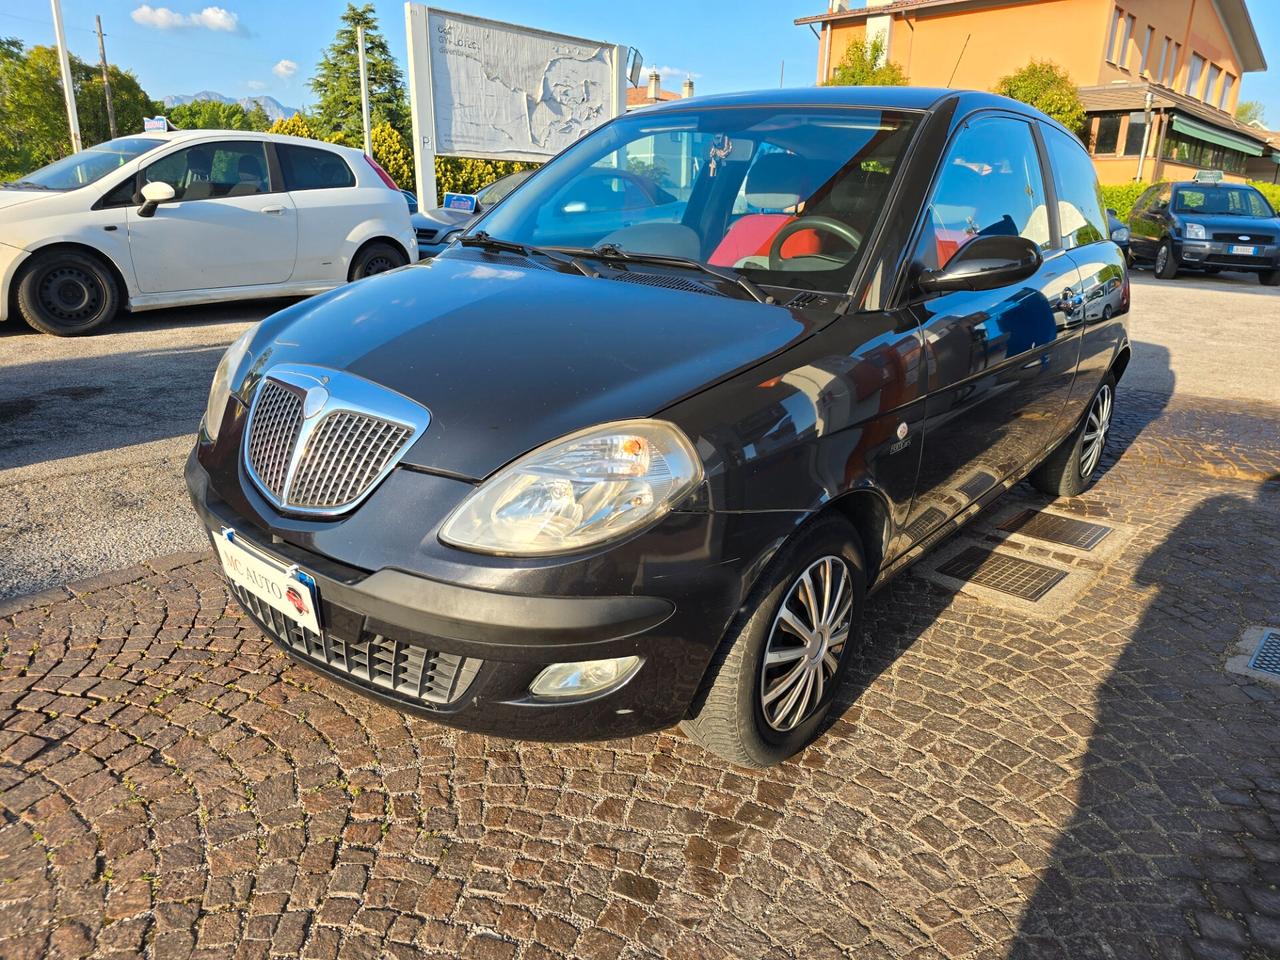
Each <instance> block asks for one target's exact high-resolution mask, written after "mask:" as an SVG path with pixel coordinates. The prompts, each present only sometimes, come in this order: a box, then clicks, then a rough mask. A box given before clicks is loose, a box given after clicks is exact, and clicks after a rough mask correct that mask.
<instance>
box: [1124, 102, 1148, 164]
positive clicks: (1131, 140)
mask: <svg viewBox="0 0 1280 960" xmlns="http://www.w3.org/2000/svg"><path fill="white" fill-rule="evenodd" d="M1146 132H1147V115H1146V114H1145V113H1144V112H1142V111H1141V110H1139V111H1138V112H1137V113H1131V114H1129V132H1128V133H1126V134H1125V135H1124V155H1125V156H1126V157H1137V156H1141V155H1142V138H1143V136H1144V135H1145V134H1146Z"/></svg>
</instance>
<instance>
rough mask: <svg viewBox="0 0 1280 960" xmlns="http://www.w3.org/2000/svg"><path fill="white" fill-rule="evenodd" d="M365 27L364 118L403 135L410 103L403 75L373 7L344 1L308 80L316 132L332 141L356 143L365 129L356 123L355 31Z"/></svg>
mask: <svg viewBox="0 0 1280 960" xmlns="http://www.w3.org/2000/svg"><path fill="white" fill-rule="evenodd" d="M358 26H363V27H364V46H365V56H366V59H367V60H368V64H369V115H370V120H371V122H372V123H373V124H374V125H375V126H377V125H378V124H380V123H390V124H391V125H392V126H393V127H395V128H396V130H398V131H399V132H400V135H401V136H404V135H405V134H406V132H407V131H408V129H409V104H408V100H407V99H406V98H405V89H404V77H403V76H402V75H401V73H400V67H399V66H398V65H397V64H396V61H395V58H394V57H392V56H391V50H390V48H389V47H388V46H387V41H386V38H385V37H383V36H382V34H381V33H380V32H379V31H378V21H377V18H376V17H375V16H374V15H373V4H372V3H366V4H365V5H364V6H361V7H357V6H356V5H355V4H352V3H348V4H347V10H346V12H345V13H344V14H343V15H342V27H341V28H340V29H339V30H338V35H337V37H335V38H334V41H333V43H331V44H330V45H329V49H328V50H326V51H325V54H324V56H323V57H322V58H321V60H320V63H319V64H317V66H316V75H315V76H314V77H312V78H311V89H312V91H313V92H314V93H315V95H316V100H317V102H316V109H315V113H314V115H313V120H314V122H315V126H316V130H317V131H319V132H320V133H321V135H323V136H325V137H326V138H327V137H331V136H333V135H334V134H338V133H341V134H342V135H343V138H344V142H347V143H361V142H363V140H364V130H363V128H362V126H361V119H360V61H359V55H358V53H357V50H356V27H358Z"/></svg>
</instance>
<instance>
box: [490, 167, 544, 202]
mask: <svg viewBox="0 0 1280 960" xmlns="http://www.w3.org/2000/svg"><path fill="white" fill-rule="evenodd" d="M531 173H533V171H532V170H517V171H516V172H515V173H509V174H507V175H506V176H505V177H503V178H502V179H500V180H495V181H493V183H491V184H489V185H488V186H487V187H484V188H482V189H481V190H480V192H479V193H477V194H476V200H477V201H479V202H480V203H483V204H484V205H485V206H488V207H491V206H493V205H494V204H495V203H497V202H498V201H499V200H502V199H503V198H504V197H506V195H507V194H508V193H510V192H511V191H512V190H514V189H515V188H516V187H518V186H520V184H522V183H524V182H525V181H526V180H528V179H529V174H531Z"/></svg>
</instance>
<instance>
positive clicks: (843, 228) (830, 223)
mask: <svg viewBox="0 0 1280 960" xmlns="http://www.w3.org/2000/svg"><path fill="white" fill-rule="evenodd" d="M801 230H819V231H825V232H826V233H834V234H835V235H836V236H837V237H839V238H840V239H841V240H843V241H844V242H845V243H847V244H849V245H850V246H851V247H853V249H854V252H855V253H856V252H857V250H858V248H859V247H861V246H862V234H861V233H859V232H858V231H857V230H855V229H853V227H851V226H849V225H848V224H847V223H841V222H840V221H839V220H832V219H831V218H830V217H800V218H798V219H796V220H792V221H791V222H790V223H788V224H787V225H786V226H785V227H783V228H782V229H781V230H779V231H778V232H777V233H776V234H775V235H774V238H773V243H771V244H770V245H769V269H770V270H785V269H786V267H785V266H784V265H783V264H784V263H785V260H788V259H790V260H798V259H800V258H799V257H787V258H784V257H783V256H782V245H783V244H784V243H786V242H787V241H788V240H789V239H790V238H791V237H793V236H795V235H796V234H797V233H799V232H800V231H801ZM851 259H853V258H852V256H850V257H849V258H848V260H851ZM848 260H845V261H844V262H845V263H848Z"/></svg>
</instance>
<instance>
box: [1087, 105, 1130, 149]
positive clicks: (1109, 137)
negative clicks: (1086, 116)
mask: <svg viewBox="0 0 1280 960" xmlns="http://www.w3.org/2000/svg"><path fill="white" fill-rule="evenodd" d="M1122 116H1124V114H1121V113H1103V114H1099V116H1098V132H1097V133H1096V134H1094V137H1093V152H1094V153H1095V154H1096V155H1097V156H1109V155H1111V154H1114V153H1115V152H1116V147H1117V146H1118V145H1119V143H1120V118H1121V117H1122Z"/></svg>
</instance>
